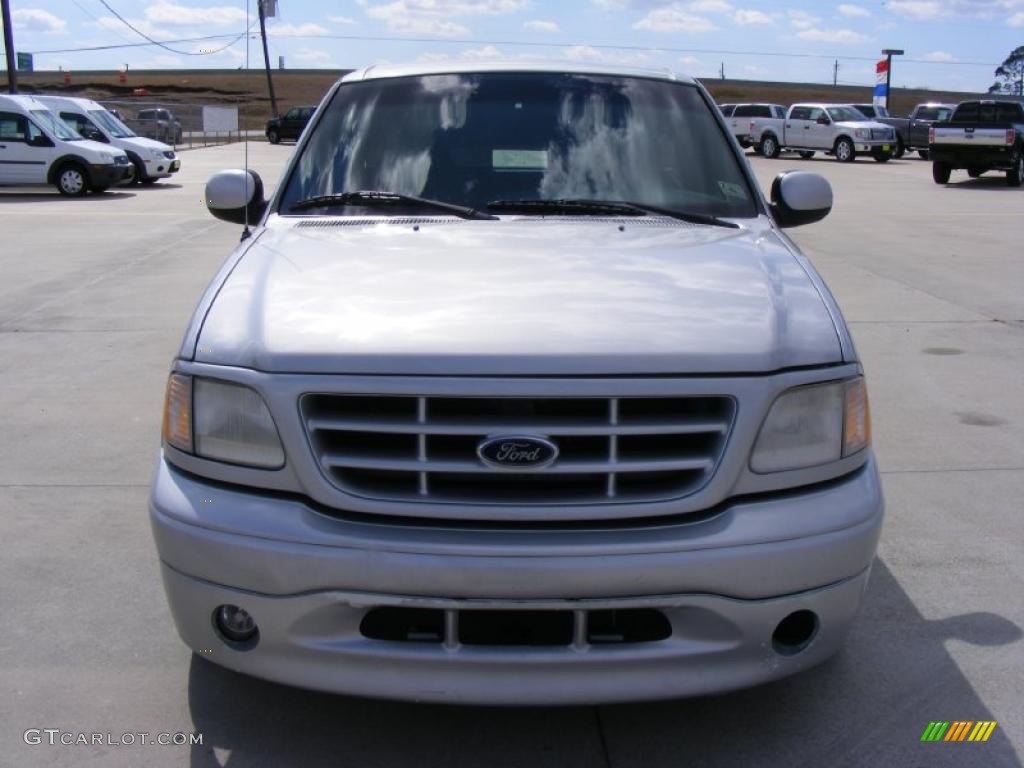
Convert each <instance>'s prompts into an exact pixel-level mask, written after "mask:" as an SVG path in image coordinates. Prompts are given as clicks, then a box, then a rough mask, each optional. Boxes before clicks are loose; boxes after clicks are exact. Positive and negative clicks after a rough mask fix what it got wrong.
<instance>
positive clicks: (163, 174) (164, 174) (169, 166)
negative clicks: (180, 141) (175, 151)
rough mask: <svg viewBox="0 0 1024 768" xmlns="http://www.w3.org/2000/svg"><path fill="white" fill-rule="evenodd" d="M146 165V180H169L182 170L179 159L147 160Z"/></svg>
mask: <svg viewBox="0 0 1024 768" xmlns="http://www.w3.org/2000/svg"><path fill="white" fill-rule="evenodd" d="M144 165H145V167H146V178H149V179H167V178H170V176H171V175H172V174H175V173H177V172H178V171H179V170H180V169H181V160H179V159H178V158H177V157H175V158H174V159H168V158H166V157H161V158H159V159H156V160H153V159H150V160H146V161H145V162H144Z"/></svg>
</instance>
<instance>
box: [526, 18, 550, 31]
mask: <svg viewBox="0 0 1024 768" xmlns="http://www.w3.org/2000/svg"><path fill="white" fill-rule="evenodd" d="M523 26H524V27H525V28H526V29H530V30H533V31H534V32H548V33H551V32H557V31H558V24H556V23H555V22H553V21H541V20H540V19H534V20H533V21H527V22H525V23H524V24H523Z"/></svg>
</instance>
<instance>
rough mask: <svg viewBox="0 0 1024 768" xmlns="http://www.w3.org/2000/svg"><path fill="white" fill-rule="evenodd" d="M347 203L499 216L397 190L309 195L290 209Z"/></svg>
mask: <svg viewBox="0 0 1024 768" xmlns="http://www.w3.org/2000/svg"><path fill="white" fill-rule="evenodd" d="M346 205H355V206H361V207H364V208H389V207H392V208H402V207H407V208H408V207H415V208H432V209H434V210H436V211H445V212H446V213H451V214H453V215H455V216H459V217H460V218H463V219H486V220H489V221H493V220H495V219H497V218H498V217H497V216H492V215H491V214H489V213H484V212H483V211H478V210H476V209H475V208H469V207H467V206H464V205H455V204H454V203H446V202H444V201H442V200H429V199H427V198H425V197H414V196H413V195H400V194H398V193H397V192H379V191H363V192H340V193H338V194H334V195H317V196H316V197H307V198H306V199H305V200H299V201H298V202H297V203H292V204H291V206H290V207H289V209H288V210H289V211H304V210H307V209H309V208H336V207H341V206H346Z"/></svg>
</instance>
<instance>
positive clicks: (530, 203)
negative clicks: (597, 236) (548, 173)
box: [487, 199, 739, 229]
mask: <svg viewBox="0 0 1024 768" xmlns="http://www.w3.org/2000/svg"><path fill="white" fill-rule="evenodd" d="M487 210H489V211H499V212H500V211H505V212H507V213H516V212H521V213H535V212H543V213H560V214H580V215H598V216H599V215H602V214H605V215H613V216H646V215H648V214H655V215H658V216H669V217H671V218H673V219H680V220H681V221H689V222H691V223H693V224H708V225H711V226H715V227H728V228H729V229H739V224H734V223H733V222H731V221H726V220H725V219H720V218H718V217H717V216H712V215H711V214H708V213H692V212H688V211H677V210H675V209H673V208H660V207H658V206H656V205H647V204H646V203H634V202H629V201H625V200H580V199H572V200H564V199H562V200H492V201H491V202H489V203H488V204H487Z"/></svg>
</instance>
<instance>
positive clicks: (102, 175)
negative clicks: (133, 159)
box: [89, 163, 135, 187]
mask: <svg viewBox="0 0 1024 768" xmlns="http://www.w3.org/2000/svg"><path fill="white" fill-rule="evenodd" d="M134 174H135V168H134V167H133V166H132V164H131V163H128V164H127V165H119V164H116V163H109V164H103V165H90V166H89V177H90V179H91V180H92V183H93V186H102V187H112V186H113V185H115V184H120V183H121V182H123V181H129V180H131V178H132V176H133V175H134Z"/></svg>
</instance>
